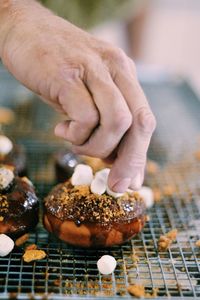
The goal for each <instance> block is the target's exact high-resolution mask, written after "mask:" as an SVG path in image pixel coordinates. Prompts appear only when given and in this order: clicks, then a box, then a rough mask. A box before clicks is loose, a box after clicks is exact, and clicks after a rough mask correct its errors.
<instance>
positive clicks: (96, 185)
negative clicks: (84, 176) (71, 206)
mask: <svg viewBox="0 0 200 300" xmlns="http://www.w3.org/2000/svg"><path fill="white" fill-rule="evenodd" d="M106 186H107V183H106V182H105V180H103V179H102V178H95V179H93V180H92V183H91V186H90V190H91V192H92V193H94V194H98V195H102V194H104V193H105V191H106Z"/></svg>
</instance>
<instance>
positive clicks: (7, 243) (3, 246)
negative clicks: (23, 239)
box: [0, 234, 14, 257]
mask: <svg viewBox="0 0 200 300" xmlns="http://www.w3.org/2000/svg"><path fill="white" fill-rule="evenodd" d="M13 248H14V242H13V240H12V239H11V238H10V237H9V236H7V235H6V234H0V256H1V257H4V256H7V255H8V254H9V253H10V252H11V251H12V249H13Z"/></svg>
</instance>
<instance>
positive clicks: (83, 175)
mask: <svg viewBox="0 0 200 300" xmlns="http://www.w3.org/2000/svg"><path fill="white" fill-rule="evenodd" d="M92 180H93V172H92V168H91V167H90V166H87V165H84V164H78V165H77V166H76V168H75V169H74V174H73V175H72V178H71V183H72V185H74V186H76V185H90V184H91V182H92Z"/></svg>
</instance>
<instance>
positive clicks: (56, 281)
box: [53, 278, 61, 286]
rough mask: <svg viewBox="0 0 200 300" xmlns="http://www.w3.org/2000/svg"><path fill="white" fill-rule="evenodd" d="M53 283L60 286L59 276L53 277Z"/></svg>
mask: <svg viewBox="0 0 200 300" xmlns="http://www.w3.org/2000/svg"><path fill="white" fill-rule="evenodd" d="M53 284H54V285H55V286H60V284H61V279H60V278H58V279H55V280H54V282H53Z"/></svg>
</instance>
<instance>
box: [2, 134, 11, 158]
mask: <svg viewBox="0 0 200 300" xmlns="http://www.w3.org/2000/svg"><path fill="white" fill-rule="evenodd" d="M12 148H13V143H12V142H11V140H10V139H9V138H8V137H7V136H5V135H0V154H1V155H7V154H8V153H9V152H10V151H11V150H12Z"/></svg>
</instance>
